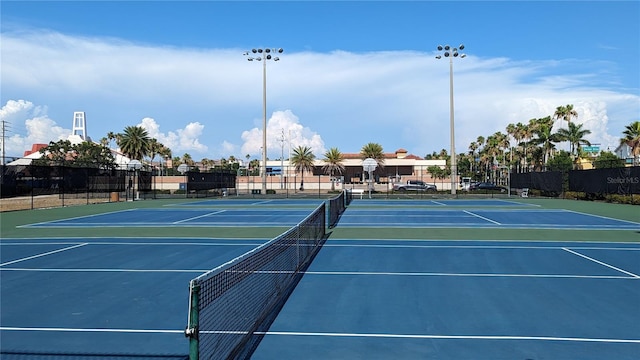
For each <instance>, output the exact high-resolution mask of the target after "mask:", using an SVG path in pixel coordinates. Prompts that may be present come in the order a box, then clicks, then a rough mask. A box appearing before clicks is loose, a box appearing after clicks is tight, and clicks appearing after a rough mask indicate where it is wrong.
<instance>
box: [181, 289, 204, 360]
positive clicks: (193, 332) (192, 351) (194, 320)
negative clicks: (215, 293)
mask: <svg viewBox="0 0 640 360" xmlns="http://www.w3.org/2000/svg"><path fill="white" fill-rule="evenodd" d="M189 289H190V296H189V301H190V302H189V322H188V324H187V329H186V330H185V331H184V334H185V336H186V337H188V338H189V360H198V358H199V357H200V355H199V350H198V345H199V339H198V337H199V336H198V331H199V329H198V323H199V320H198V315H199V313H198V305H199V302H200V285H198V284H197V283H196V282H195V281H194V280H192V281H191V283H190V284H189Z"/></svg>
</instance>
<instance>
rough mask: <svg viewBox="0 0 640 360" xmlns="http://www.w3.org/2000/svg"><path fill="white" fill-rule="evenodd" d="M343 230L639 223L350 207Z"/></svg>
mask: <svg viewBox="0 0 640 360" xmlns="http://www.w3.org/2000/svg"><path fill="white" fill-rule="evenodd" d="M340 227H385V228H412V227H413V228H420V227H440V228H442V227H445V228H468V227H473V228H519V229H531V228H534V229H543V228H544V229H591V230H612V229H616V230H640V223H638V222H632V221H624V220H618V219H612V218H607V217H602V216H595V215H590V214H583V213H578V212H574V211H569V210H553V209H527V208H524V209H523V208H517V209H492V208H477V209H474V208H469V209H450V208H443V209H433V208H412V209H409V208H390V209H389V208H376V209H368V208H358V207H350V208H349V210H348V211H346V212H345V213H344V214H343V215H342V217H341V218H340Z"/></svg>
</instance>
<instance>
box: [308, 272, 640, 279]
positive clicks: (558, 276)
mask: <svg viewBox="0 0 640 360" xmlns="http://www.w3.org/2000/svg"><path fill="white" fill-rule="evenodd" d="M304 274H305V275H349V276H358V275H362V276H372V275H376V276H442V277H495V278H499V277H505V278H545V279H620V280H636V279H639V278H634V277H628V276H613V275H572V274H501V273H496V274H492V273H436V272H375V271H306V272H305V273H304Z"/></svg>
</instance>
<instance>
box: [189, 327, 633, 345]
mask: <svg viewBox="0 0 640 360" xmlns="http://www.w3.org/2000/svg"><path fill="white" fill-rule="evenodd" d="M200 333H202V334H231V335H235V334H238V335H240V334H246V333H247V332H246V331H224V330H219V331H216V330H212V331H207V330H201V331H200ZM254 334H256V335H278V336H327V337H363V338H391V339H398V338H401V339H446V340H452V339H453V340H518V341H522V340H533V341H571V342H602V343H630V344H640V339H607V338H584V337H558V336H511V335H429V334H374V333H364V334H363V333H328V332H287V331H260V332H258V331H256V332H254Z"/></svg>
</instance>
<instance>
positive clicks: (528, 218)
mask: <svg viewBox="0 0 640 360" xmlns="http://www.w3.org/2000/svg"><path fill="white" fill-rule="evenodd" d="M290 201H293V200H290ZM230 202H231V203H234V204H235V205H236V206H239V204H241V203H242V204H243V205H242V207H241V208H238V207H233V206H226V207H214V208H212V207H210V206H207V204H210V203H216V204H225V203H227V201H220V200H209V201H202V202H194V203H188V204H189V206H191V207H187V205H182V206H174V207H165V208H157V209H153V208H152V209H131V210H123V211H115V212H110V213H104V214H98V215H90V216H83V217H75V218H69V219H62V220H56V221H48V222H41V223H34V224H29V225H25V226H23V227H38V228H62V227H65V228H87V227H234V226H242V227H292V226H294V225H296V224H297V223H299V222H300V221H302V220H303V219H304V218H305V217H306V216H307V215H308V214H309V213H310V211H311V210H310V209H313V206H317V205H318V204H319V200H315V201H313V200H312V201H308V202H307V204H308V205H312V206H311V207H309V208H287V207H276V208H267V207H268V206H269V205H267V204H277V205H278V206H280V205H283V204H287V201H286V200H277V201H274V200H271V201H261V202H259V201H254V200H245V201H233V200H230ZM374 202H376V203H378V204H384V206H383V207H372V204H373V202H372V201H371V200H361V201H354V203H353V204H354V205H351V206H350V207H349V211H347V212H345V213H344V214H343V215H342V217H341V219H340V224H339V226H340V227H385V228H423V227H424V228H470V227H471V228H511V229H532V228H534V229H587V230H640V222H632V221H625V220H619V219H613V218H607V217H602V216H596V215H591V214H584V213H579V212H574V211H569V210H562V209H559V210H554V209H540V208H537V207H535V206H531V205H526V204H524V205H523V204H521V203H517V202H510V201H505V200H468V201H465V200H448V201H447V200H440V201H437V202H436V201H421V202H412V203H408V202H407V201H403V200H399V201H393V200H382V201H375V200H374ZM197 204H200V205H199V206H205V207H194V205H197ZM247 204H250V205H249V206H247ZM408 205H410V206H408ZM505 206H506V207H505Z"/></svg>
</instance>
